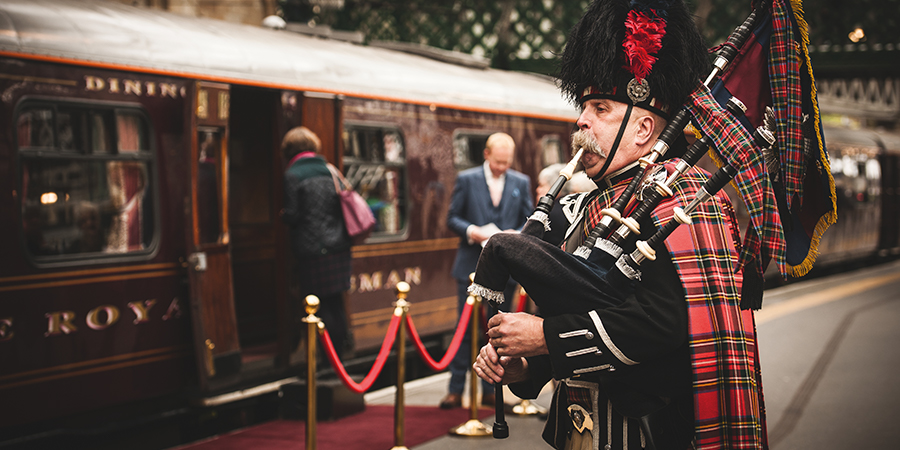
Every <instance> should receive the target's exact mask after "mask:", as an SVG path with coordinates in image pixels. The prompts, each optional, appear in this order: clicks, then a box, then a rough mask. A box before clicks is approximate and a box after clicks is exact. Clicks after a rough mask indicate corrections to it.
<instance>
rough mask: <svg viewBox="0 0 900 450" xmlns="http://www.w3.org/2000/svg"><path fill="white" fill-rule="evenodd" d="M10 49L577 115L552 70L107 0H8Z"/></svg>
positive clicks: (5, 15) (4, 29) (287, 85)
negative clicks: (470, 62) (502, 66)
mask: <svg viewBox="0 0 900 450" xmlns="http://www.w3.org/2000/svg"><path fill="white" fill-rule="evenodd" d="M0 54H3V55H6V56H19V57H26V58H28V57H30V58H36V59H47V60H51V61H57V60H61V61H71V62H75V63H80V64H86V65H96V66H99V67H124V68H128V69H129V70H136V71H145V72H153V73H162V74H169V75H176V76H186V77H192V78H194V77H196V78H201V79H210V80H214V81H215V80H218V81H223V82H228V83H234V84H247V85H261V86H270V87H276V88H284V89H297V90H309V91H321V92H331V93H337V94H345V95H348V96H360V97H369V98H383V99H390V100H399V101H407V102H413V103H419V104H429V105H430V104H435V105H437V106H450V107H461V108H467V109H478V110H487V111H496V112H512V113H516V114H522V115H528V116H535V117H548V118H556V119H563V120H574V118H575V117H576V116H577V115H576V113H575V110H574V108H572V106H570V105H569V104H567V103H566V102H565V101H564V100H563V98H562V96H561V94H560V92H559V90H558V89H557V88H556V86H555V84H554V83H553V81H552V80H550V79H549V78H546V77H542V76H538V75H533V74H527V73H521V72H511V71H502V70H494V69H489V68H484V69H480V68H474V67H464V66H462V65H458V64H451V63H446V62H441V61H437V60H435V59H432V58H427V57H424V56H417V55H413V54H408V53H404V52H400V51H394V50H388V49H384V48H376V47H372V46H364V45H358V44H353V43H349V42H341V41H335V40H328V39H321V38H317V37H311V36H305V35H301V34H298V33H293V32H290V31H285V30H272V29H268V28H263V27H256V26H250V25H242V24H234V23H229V22H224V21H218V20H212V19H203V18H194V17H187V16H182V15H178V14H173V13H168V12H164V11H159V10H153V9H145V8H138V7H132V6H127V5H122V4H119V3H112V2H105V1H99V0H80V1H73V0H4V1H3V2H0Z"/></svg>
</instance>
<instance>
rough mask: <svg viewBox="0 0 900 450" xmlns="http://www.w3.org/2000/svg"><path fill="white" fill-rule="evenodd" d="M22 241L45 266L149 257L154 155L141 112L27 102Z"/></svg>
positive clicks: (22, 125)
mask: <svg viewBox="0 0 900 450" xmlns="http://www.w3.org/2000/svg"><path fill="white" fill-rule="evenodd" d="M16 126H17V140H18V147H19V156H20V161H21V165H20V167H21V169H20V171H21V172H20V175H21V177H20V180H21V184H20V186H19V187H20V192H21V199H22V204H21V208H22V209H21V212H22V236H23V239H24V241H25V242H24V246H25V249H26V250H27V252H28V253H29V254H30V255H31V256H32V257H33V258H35V259H36V260H38V261H56V260H69V259H83V258H95V257H106V256H110V255H121V254H132V253H135V252H148V251H149V247H150V245H151V241H152V239H153V235H154V224H155V221H154V219H153V218H154V214H155V211H154V202H153V199H152V191H153V190H152V189H150V183H151V177H150V170H151V164H152V161H153V153H152V150H151V146H150V131H149V126H148V123H147V120H146V119H145V117H144V116H143V115H142V114H141V113H140V112H139V111H138V110H135V109H114V108H112V107H108V106H88V105H82V104H63V103H59V104H48V103H34V104H26V105H25V106H24V107H22V108H20V109H19V114H18V117H17V118H16Z"/></svg>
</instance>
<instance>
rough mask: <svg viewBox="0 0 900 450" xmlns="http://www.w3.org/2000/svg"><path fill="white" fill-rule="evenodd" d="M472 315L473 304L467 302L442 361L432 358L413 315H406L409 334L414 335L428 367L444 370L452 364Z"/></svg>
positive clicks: (417, 346) (417, 347)
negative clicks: (414, 323)
mask: <svg viewBox="0 0 900 450" xmlns="http://www.w3.org/2000/svg"><path fill="white" fill-rule="evenodd" d="M471 316H472V305H471V304H469V303H468V302H467V303H466V306H464V307H463V310H462V314H461V315H460V318H459V323H458V324H456V332H455V333H453V339H452V340H451V341H450V347H449V348H448V349H447V353H445V354H444V357H443V358H442V359H441V361H440V362H435V361H434V360H433V359H431V355H429V354H428V351H427V350H426V349H425V344H423V343H422V338H420V337H419V332H418V331H416V326H415V325H413V320H412V317H410V316H406V325H407V328H408V329H409V335H410V336H411V337H412V341H413V342H415V343H416V349H417V350H418V351H419V355H421V356H422V359H424V360H425V363H426V364H428V367H431V370H436V371H440V370H444V369H446V368H447V366H449V365H450V361H452V360H453V356H454V355H456V352H457V351H458V350H459V345H460V344H461V343H462V340H463V336H465V334H466V326H467V325H468V324H469V319H470V318H471Z"/></svg>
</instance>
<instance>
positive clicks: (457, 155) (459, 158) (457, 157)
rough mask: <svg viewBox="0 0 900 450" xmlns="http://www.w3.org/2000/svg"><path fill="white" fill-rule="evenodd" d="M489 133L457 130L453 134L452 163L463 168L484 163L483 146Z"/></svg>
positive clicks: (457, 168) (460, 168) (458, 168)
mask: <svg viewBox="0 0 900 450" xmlns="http://www.w3.org/2000/svg"><path fill="white" fill-rule="evenodd" d="M490 135H491V133H485V132H468V131H457V132H456V133H454V135H453V164H454V165H455V166H456V170H465V169H468V168H470V167H475V166H478V165H481V164H483V163H484V148H485V144H486V143H487V139H488V136H490Z"/></svg>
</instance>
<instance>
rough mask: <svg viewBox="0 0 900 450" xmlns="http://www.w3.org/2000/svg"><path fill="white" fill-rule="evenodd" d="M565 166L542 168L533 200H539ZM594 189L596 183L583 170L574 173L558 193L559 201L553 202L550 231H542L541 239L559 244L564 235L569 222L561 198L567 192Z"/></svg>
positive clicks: (559, 164) (560, 164)
mask: <svg viewBox="0 0 900 450" xmlns="http://www.w3.org/2000/svg"><path fill="white" fill-rule="evenodd" d="M565 167H566V165H565V164H562V163H557V164H551V165H549V166H547V167H544V170H541V173H539V174H538V178H537V181H538V185H537V187H536V188H534V195H535V201H539V200H540V198H541V197H543V196H544V195H546V194H547V191H549V190H550V186H552V185H553V182H555V181H556V179H557V178H559V172H560V171H561V170H562V169H563V168H565ZM594 189H597V185H596V184H594V182H593V181H591V180H590V179H589V178H588V177H587V176H585V175H584V172H578V173H576V174H574V175H573V176H572V179H570V180H569V181H568V182H566V184H565V185H563V188H562V191H560V193H559V199H560V201H555V202H553V209H551V210H550V214H548V215H549V217H550V231H547V232H545V233H544V237H543V239H544V240H545V241H547V242H549V243H551V244H553V245H559V244H560V243H562V240H563V238H564V237H565V235H566V227H568V225H569V224H568V221H567V220H566V217H565V215H564V214H563V210H562V206H563V198H564V197H565V196H567V195H569V194H573V193H577V192H588V191H592V190H594Z"/></svg>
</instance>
